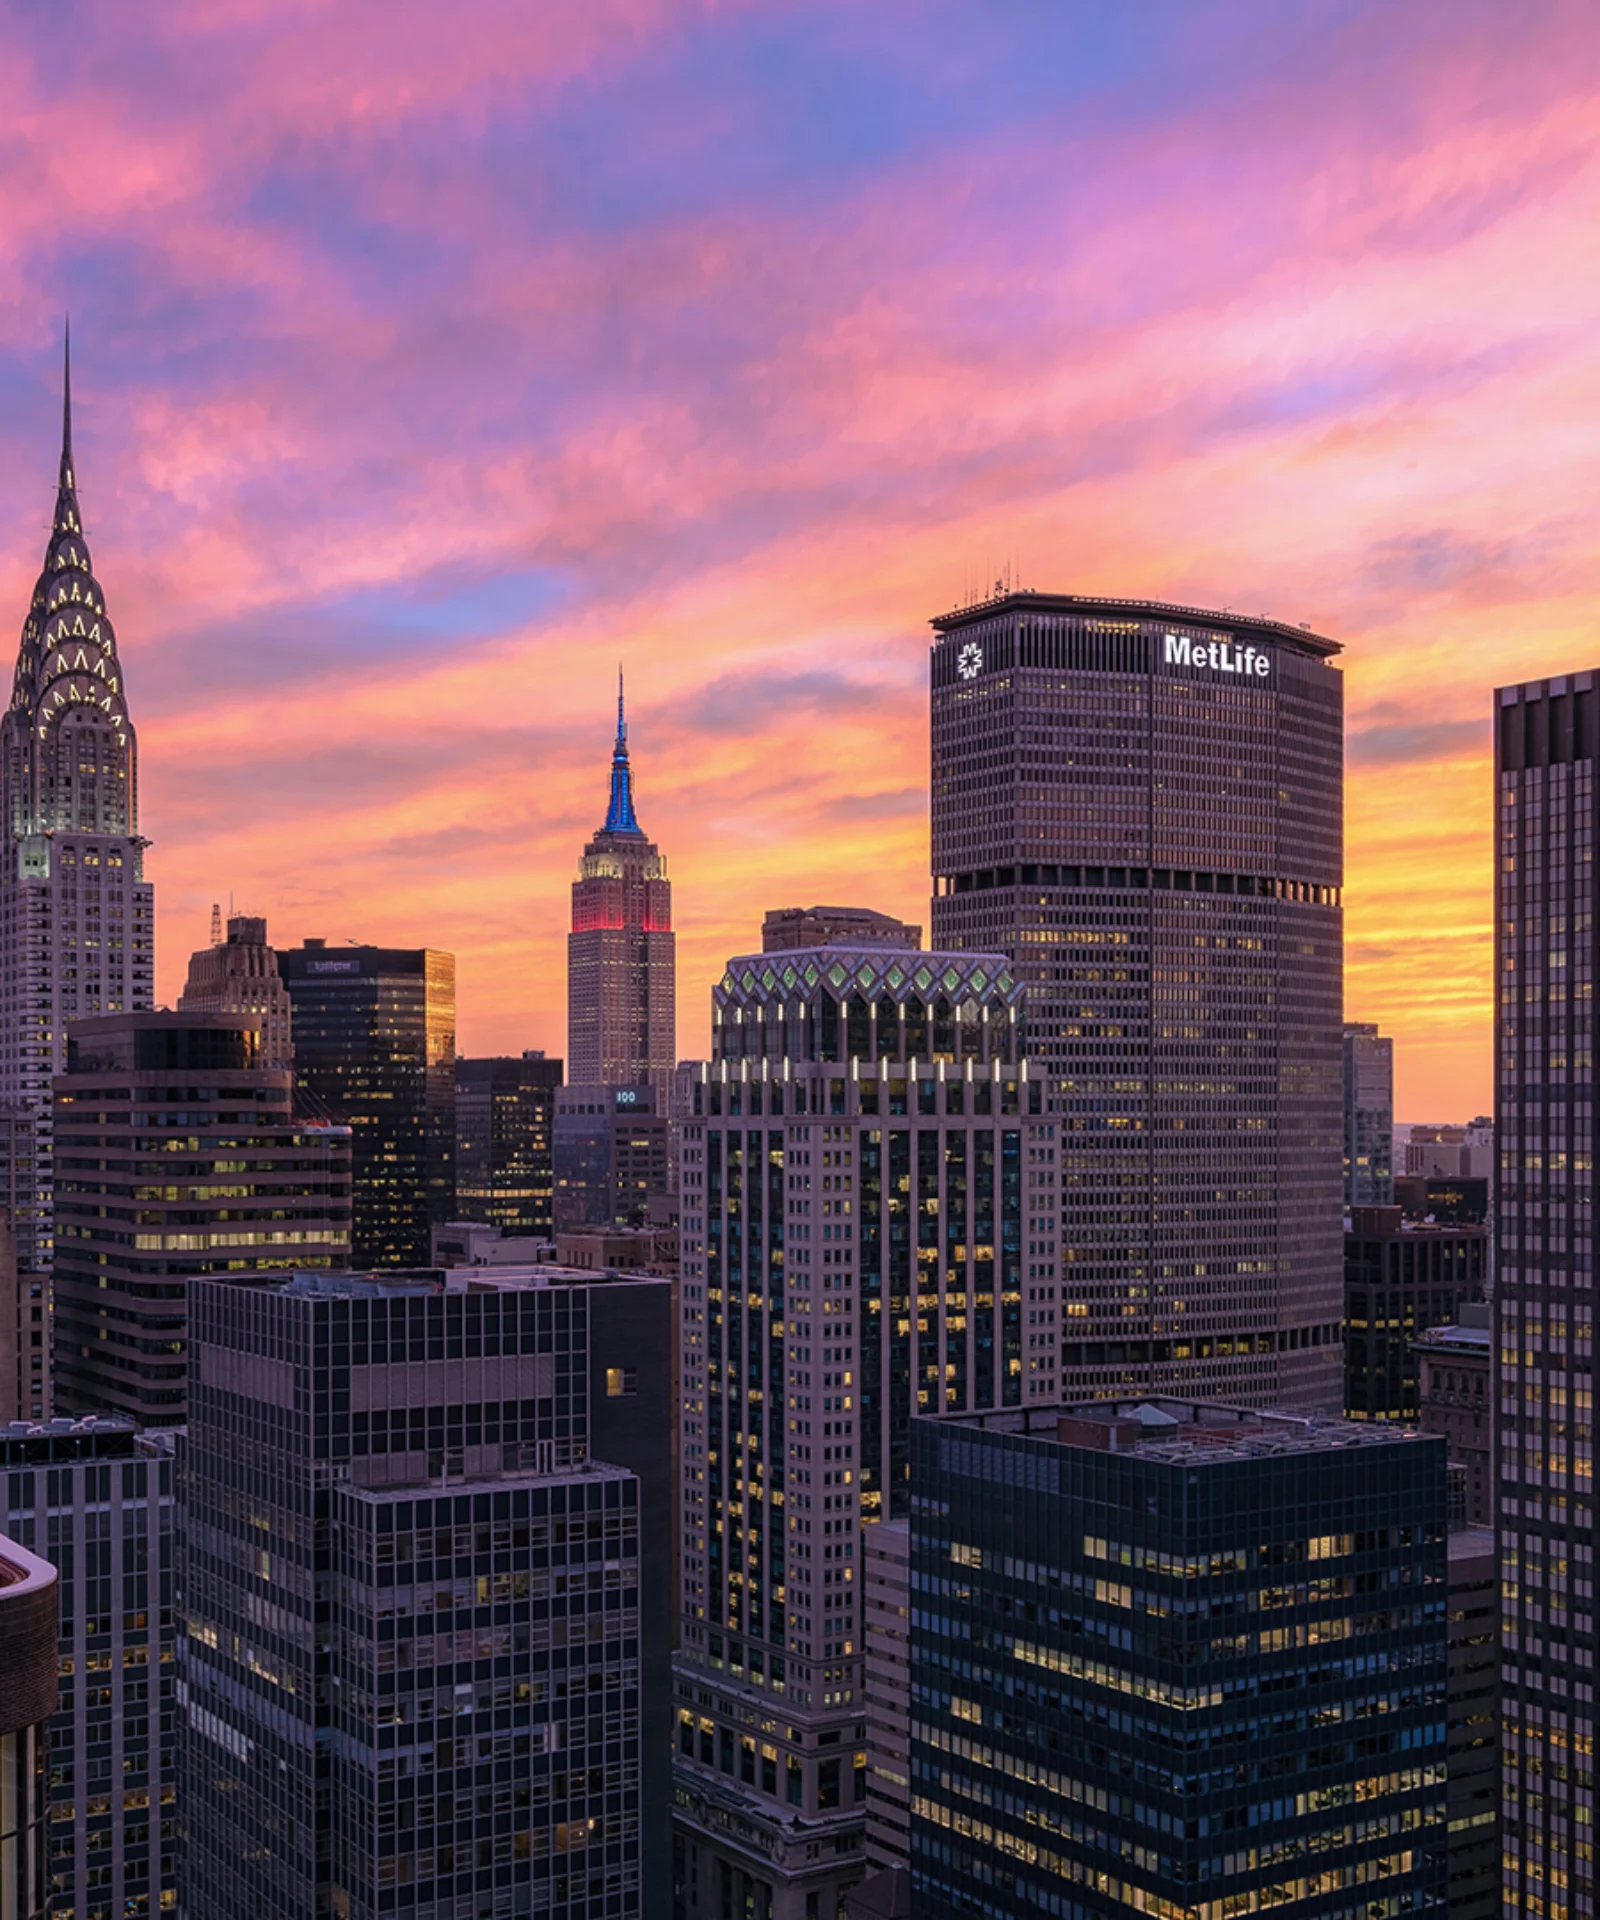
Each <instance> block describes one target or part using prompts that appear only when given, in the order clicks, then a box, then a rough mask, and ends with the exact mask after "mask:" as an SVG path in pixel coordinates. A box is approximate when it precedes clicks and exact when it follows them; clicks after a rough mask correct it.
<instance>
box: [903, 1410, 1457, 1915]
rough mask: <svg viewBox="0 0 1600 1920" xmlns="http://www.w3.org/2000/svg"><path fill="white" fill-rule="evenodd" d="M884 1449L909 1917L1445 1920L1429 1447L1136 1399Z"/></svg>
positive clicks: (952, 1423)
mask: <svg viewBox="0 0 1600 1920" xmlns="http://www.w3.org/2000/svg"><path fill="white" fill-rule="evenodd" d="M911 1446H912V1496H913V1497H912V1510H911V1585H912V1591H913V1593H914V1594H915V1596H916V1605H915V1609H914V1611H913V1614H912V1628H911V1699H912V1709H911V1883H912V1908H913V1911H914V1912H915V1914H916V1915H917V1920H955V1916H957V1915H962V1916H965V1915H969V1914H996V1915H998V1914H1006V1915H1010V1914H1024V1913H1027V1914H1035V1913H1036V1914H1043V1915H1057V1916H1060V1917H1061V1920H1068V1917H1069V1916H1074V1917H1076V1920H1088V1917H1089V1916H1096V1915H1105V1916H1106V1917H1107V1920H1111V1917H1112V1916H1116V1917H1117V1920H1121V1917H1122V1916H1124V1915H1126V1914H1129V1913H1132V1912H1135V1911H1138V1912H1143V1913H1147V1914H1165V1915H1168V1916H1173V1917H1175V1916H1179V1915H1184V1916H1189V1915H1195V1916H1198V1915H1202V1914H1203V1915H1211V1916H1216V1915H1224V1914H1231V1913H1253V1912H1257V1911H1264V1910H1266V1909H1267V1908H1268V1907H1272V1908H1274V1909H1275V1910H1277V1911H1279V1912H1282V1913H1284V1914H1285V1915H1292V1916H1294V1920H1312V1917H1313V1916H1315V1920H1335V1916H1341V1917H1342V1916H1346V1915H1350V1914H1357V1913H1359V1914H1370V1913H1375V1912H1380V1911H1381V1912H1382V1913H1384V1914H1390V1915H1398V1914H1422V1915H1428V1916H1432V1917H1434V1920H1444V1914H1445V1849H1446V1837H1447V1836H1446V1814H1445V1796H1446V1742H1445V1720H1446V1707H1447V1691H1448V1678H1447V1665H1446V1640H1445V1594H1446V1575H1447V1558H1446V1543H1445V1459H1444V1447H1443V1446H1442V1444H1441V1443H1440V1442H1439V1441H1438V1440H1436V1439H1432V1438H1430V1437H1426V1436H1422V1435H1417V1434H1414V1433H1408V1432H1406V1431H1405V1430H1403V1429H1400V1428H1394V1427H1375V1426H1367V1427H1357V1426H1350V1425H1347V1424H1345V1423H1343V1422H1340V1421H1336V1420H1323V1419H1321V1418H1319V1417H1312V1418H1308V1419H1297V1418H1295V1417H1293V1416H1285V1415H1279V1414H1271V1413H1256V1412H1252V1411H1249V1410H1244V1409H1240V1408H1235V1407H1225V1406H1220V1405H1217V1404H1215V1403H1193V1402H1188V1401H1179V1400H1171V1399H1164V1398H1158V1399H1153V1400H1135V1399H1129V1400H1115V1401H1098V1402H1088V1403H1079V1404H1078V1405H1075V1406H1065V1407H1042V1406H1041V1407H1025V1408H1021V1409H1017V1410H1013V1411H1009V1412H999V1411H996V1412H988V1413H972V1414H967V1415H951V1416H947V1417H945V1418H943V1419H933V1418H927V1419H919V1420H917V1421H915V1422H914V1423H913V1429H912V1438H911Z"/></svg>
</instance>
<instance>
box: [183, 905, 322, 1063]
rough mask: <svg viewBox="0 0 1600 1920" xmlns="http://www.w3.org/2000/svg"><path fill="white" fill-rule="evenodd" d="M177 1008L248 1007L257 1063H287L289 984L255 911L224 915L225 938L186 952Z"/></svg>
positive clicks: (243, 1009) (237, 1009) (236, 1009)
mask: <svg viewBox="0 0 1600 1920" xmlns="http://www.w3.org/2000/svg"><path fill="white" fill-rule="evenodd" d="M178 1011H179V1012H180V1013H247V1014H249V1015H250V1017H251V1018H252V1019H253V1020H254V1021H255V1023H256V1025H257V1026H258V1027H259V1028H260V1030H261V1064H262V1065H263V1066H264V1067H284V1068H291V1067H293V1065H294V1039H293V1035H292V1033H291V1030H290V1022H289V989H288V988H287V987H286V986H285V985H284V984H283V975H282V974H281V973H280V972H279V971H278V956H277V954H276V953H275V952H274V950H273V949H272V948H271V947H269V946H268V945H267V923H266V921H265V920H264V919H263V918H262V917H261V916H260V915H259V914H254V913H234V914H230V915H229V916H228V934H227V938H226V939H225V940H219V939H213V940H212V942H211V944H210V946H208V947H201V948H200V950H199V952H198V953H194V954H191V955H190V958H189V978H188V981H187V983H186V984H185V986H184V989H183V992H182V993H181V994H179V996H178Z"/></svg>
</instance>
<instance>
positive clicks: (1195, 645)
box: [1161, 633, 1272, 680]
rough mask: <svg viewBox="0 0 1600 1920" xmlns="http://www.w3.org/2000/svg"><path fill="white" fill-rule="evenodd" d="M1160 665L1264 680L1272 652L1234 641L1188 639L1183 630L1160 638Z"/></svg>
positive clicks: (1193, 671)
mask: <svg viewBox="0 0 1600 1920" xmlns="http://www.w3.org/2000/svg"><path fill="white" fill-rule="evenodd" d="M1161 659H1162V664H1163V665H1164V666H1168V667H1176V668H1178V669H1179V670H1180V671H1182V672H1186V673H1204V674H1212V673H1227V674H1237V675H1238V676H1239V677H1240V678H1241V679H1245V680H1266V679H1268V678H1269V677H1270V676H1271V673H1272V655H1271V654H1270V653H1264V652H1263V651H1262V650H1261V648H1259V647H1241V646H1240V645H1239V643H1238V641H1237V640H1192V639H1191V638H1190V637H1189V635H1188V634H1186V633H1169V634H1165V635H1164V636H1163V638H1162V649H1161Z"/></svg>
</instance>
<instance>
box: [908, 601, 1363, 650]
mask: <svg viewBox="0 0 1600 1920" xmlns="http://www.w3.org/2000/svg"><path fill="white" fill-rule="evenodd" d="M997 613H1055V614H1077V615H1079V616H1081V617H1083V618H1085V619H1090V620H1093V619H1101V620H1150V621H1153V622H1155V623H1157V624H1162V623H1165V624H1169V625H1171V626H1175V627H1195V626H1201V627H1206V628H1208V629H1209V630H1210V631H1212V632H1214V633H1216V634H1219V635H1220V634H1224V633H1259V634H1270V635H1271V636H1272V637H1273V639H1275V640H1282V641H1287V642H1288V643H1289V644H1290V645H1291V646H1293V647H1295V648H1297V649H1298V650H1299V651H1300V652H1302V653H1309V654H1314V655H1315V656H1316V657H1317V658H1319V659H1322V660H1327V659H1330V658H1331V657H1332V656H1333V655H1334V654H1336V653H1342V652H1343V651H1344V649H1343V648H1342V647H1341V646H1340V644H1339V642H1338V641H1337V640H1330V639H1328V637H1327V636H1326V635H1325V634H1320V633H1314V632H1313V631H1312V629H1311V628H1310V627H1309V626H1297V625H1291V623H1290V622H1289V621H1287V620H1273V619H1270V618H1269V617H1268V616H1267V615H1265V614H1251V613H1230V612H1228V611H1226V610H1224V611H1223V612H1221V613H1219V612H1218V611H1217V610H1216V608H1214V607H1185V606H1179V605H1177V604H1175V603H1174V602H1172V601H1170V600H1122V599H1106V598H1103V597H1101V596H1100V595H1098V594H1092V593H1039V592H1036V591H1035V590H1034V589H1033V588H1031V587H1023V588H1019V589H1018V590H1017V591H1016V592H1014V593H999V594H996V595H995V596H994V597H993V598H992V599H989V600H979V601H977V602H975V603H974V604H973V605H972V606H970V607H956V608H953V609H952V610H951V611H950V612H949V613H941V614H938V615H936V616H935V617H934V618H933V619H932V620H930V621H929V622H928V624H929V626H931V627H932V628H933V630H934V632H935V633H952V632H954V631H955V630H956V629H957V628H960V627H965V626H970V625H972V624H973V623H974V622H975V621H978V620H992V619H993V618H994V616H995V615H996V614H997Z"/></svg>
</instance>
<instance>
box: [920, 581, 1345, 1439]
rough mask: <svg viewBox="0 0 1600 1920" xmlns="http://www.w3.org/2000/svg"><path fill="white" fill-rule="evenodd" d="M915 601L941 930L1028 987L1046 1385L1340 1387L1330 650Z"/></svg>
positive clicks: (1212, 618) (1200, 628)
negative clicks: (1054, 1350)
mask: <svg viewBox="0 0 1600 1920" xmlns="http://www.w3.org/2000/svg"><path fill="white" fill-rule="evenodd" d="M933 625H934V630H935V633H936V636H937V638H936V640H935V643H934V647H933V654H932V662H931V670H932V711H933V876H934V898H933V944H934V946H935V947H938V948H944V949H951V948H956V949H959V948H966V949H969V950H970V949H980V950H983V951H985V952H1000V953H1004V954H1005V955H1006V956H1007V958H1008V959H1009V960H1010V962H1011V963H1012V965H1013V966H1014V968H1015V969H1016V972H1017V974H1018V977H1019V978H1021V979H1022V980H1024V981H1025V982H1026V983H1027V986H1028V995H1029V1026H1030V1040H1029V1047H1030V1051H1032V1052H1034V1053H1035V1054H1036V1055H1037V1056H1038V1057H1039V1058H1040V1059H1041V1060H1042V1061H1043V1062H1044V1064H1045V1065H1046V1066H1047V1068H1048V1070H1049V1073H1050V1076H1051V1086H1052V1099H1051V1104H1052V1109H1053V1111H1055V1112H1056V1113H1058V1114H1059V1116H1060V1121H1061V1128H1062V1143H1063V1156H1064V1171H1063V1186H1062V1196H1061V1197H1062V1215H1061V1236H1062V1238H1061V1250H1060V1251H1061V1279H1062V1293H1063V1297H1064V1299H1065V1300H1066V1302H1067V1303H1068V1305H1067V1310H1066V1313H1065V1315H1064V1318H1063V1330H1062V1347H1061V1380H1062V1391H1063V1392H1064V1393H1066V1394H1071V1395H1077V1394H1092V1393H1096V1392H1113V1391H1117V1390H1119V1389H1121V1388H1123V1387H1130V1388H1131V1387H1134V1386H1143V1387H1147V1388H1155V1387H1160V1386H1163V1385H1168V1386H1172V1387H1175V1388H1178V1389H1180V1390H1183V1391H1203V1392H1205V1393H1206V1394H1208V1395H1215V1396H1217V1397H1219V1398H1224V1399H1228V1400H1234V1401H1245V1402H1249V1403H1253V1404H1266V1403H1276V1404H1296V1405H1309V1406H1327V1407H1334V1406H1336V1405H1337V1404H1338V1399H1339V1362H1340V1338H1339V1322H1340V1308H1341V1288H1340V1273H1341V1249H1340V1237H1341V1236H1340V1199H1341V1196H1340V1177H1339V1174H1340V1115H1341V1097H1340V1036H1341V1028H1342V1021H1343V1010H1342V1006H1341V992H1342V982H1341V961H1342V933H1341V923H1342V913H1341V905H1340V886H1341V880H1342V872H1341V865H1342V857H1343V829H1342V819H1343V801H1342V790H1341V789H1342V777H1343V688H1342V681H1341V676H1340V675H1339V674H1338V672H1337V671H1335V669H1334V668H1333V665H1332V658H1333V656H1334V654H1336V653H1337V652H1338V648H1337V647H1336V646H1335V644H1334V643H1333V642H1332V641H1329V640H1325V639H1321V638H1319V637H1318V636H1317V635H1316V634H1314V633H1311V632H1310V631H1308V630H1306V629H1303V628H1299V627H1292V626H1286V625H1283V624H1281V623H1279V622H1277V621H1271V620H1249V619H1242V618H1241V619H1235V618H1234V617H1232V616H1231V615H1228V614H1212V613H1204V612H1201V611H1198V610H1197V609H1194V608H1187V607H1171V606H1164V605H1161V604H1159V603H1155V602H1150V601H1139V600H1092V599H1084V598H1077V597H1073V596H1068V595H1054V594H1039V593H1013V594H1008V595H1004V596H1002V597H1001V598H999V599H997V600H993V601H990V602H988V603H987V604H985V605H982V606H978V607H972V608H968V609H966V610H964V611H961V612H957V613H952V614H949V615H946V616H944V617H943V618H941V619H938V620H935V621H934V623H933Z"/></svg>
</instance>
